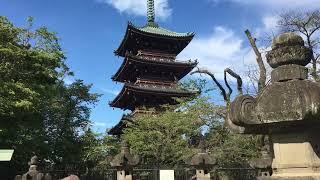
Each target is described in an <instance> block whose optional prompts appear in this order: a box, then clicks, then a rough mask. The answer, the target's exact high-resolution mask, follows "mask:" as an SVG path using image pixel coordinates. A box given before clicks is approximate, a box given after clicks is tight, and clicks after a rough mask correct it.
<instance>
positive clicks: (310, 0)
mask: <svg viewBox="0 0 320 180" xmlns="http://www.w3.org/2000/svg"><path fill="white" fill-rule="evenodd" d="M211 1H212V2H214V3H218V2H221V1H232V2H237V3H242V4H246V5H259V6H268V7H269V8H271V9H283V8H286V9H287V8H299V9H301V8H303V9H313V8H319V7H320V0H211Z"/></svg>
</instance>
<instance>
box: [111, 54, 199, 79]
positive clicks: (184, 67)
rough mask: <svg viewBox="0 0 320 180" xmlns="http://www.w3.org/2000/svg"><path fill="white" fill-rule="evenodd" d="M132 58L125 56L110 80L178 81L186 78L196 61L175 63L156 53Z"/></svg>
mask: <svg viewBox="0 0 320 180" xmlns="http://www.w3.org/2000/svg"><path fill="white" fill-rule="evenodd" d="M138 54H139V55H137V56H134V55H131V54H127V55H126V57H125V59H124V61H123V63H122V65H121V67H120V68H119V70H118V72H117V73H116V74H115V75H114V76H113V77H112V80H114V81H118V82H129V83H134V82H136V81H137V79H138V78H146V79H148V78H151V79H153V78H152V77H157V78H160V79H162V80H163V81H178V80H180V79H182V78H183V77H184V76H186V75H187V74H188V73H189V72H190V71H191V70H192V69H193V68H194V67H195V66H197V64H198V62H197V61H191V60H189V61H184V62H182V61H175V59H174V58H172V57H168V56H169V55H167V56H165V55H163V54H156V53H145V52H144V53H142V52H139V53H138Z"/></svg>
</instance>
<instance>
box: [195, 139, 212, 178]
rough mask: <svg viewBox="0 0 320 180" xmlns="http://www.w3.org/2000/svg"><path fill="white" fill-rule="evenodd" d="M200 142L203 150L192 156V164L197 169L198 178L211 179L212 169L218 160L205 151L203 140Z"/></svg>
mask: <svg viewBox="0 0 320 180" xmlns="http://www.w3.org/2000/svg"><path fill="white" fill-rule="evenodd" d="M200 143H201V144H200V146H202V147H201V152H200V153H198V154H196V155H195V156H193V157H192V159H191V162H190V165H191V166H192V167H194V168H195V169H196V179H197V180H210V170H211V169H212V168H213V167H214V165H215V164H216V161H215V159H213V158H212V157H210V156H209V154H208V153H207V152H206V151H205V149H204V146H203V141H201V142H200Z"/></svg>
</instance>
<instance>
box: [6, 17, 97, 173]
mask: <svg viewBox="0 0 320 180" xmlns="http://www.w3.org/2000/svg"><path fill="white" fill-rule="evenodd" d="M65 60H66V57H65V55H64V53H63V51H62V48H61V46H60V44H59V39H58V38H57V36H56V33H53V32H50V31H49V30H47V28H46V27H39V28H34V27H33V20H32V18H28V25H27V27H24V28H20V27H16V26H14V25H13V24H12V23H11V22H10V21H9V20H8V19H7V18H5V17H0V129H1V132H0V147H1V148H13V149H15V153H14V156H13V160H12V165H13V166H14V168H15V169H17V170H18V171H25V170H26V168H27V162H28V160H29V159H30V157H31V156H32V155H33V154H36V155H38V156H40V158H41V159H45V160H46V161H47V162H49V163H50V164H54V165H57V166H58V165H59V166H62V167H63V166H65V165H66V164H67V163H73V162H79V160H80V159H81V158H80V157H81V153H82V151H83V150H82V149H83V146H84V145H83V144H84V143H83V142H82V141H83V139H82V135H81V134H83V132H84V131H85V130H86V129H87V128H88V126H89V124H90V121H89V115H90V108H91V107H92V106H93V105H94V104H95V103H96V102H97V99H98V97H99V95H98V94H95V93H90V89H91V85H86V84H85V83H84V82H83V81H81V80H76V81H75V82H73V83H72V84H70V85H67V84H65V83H64V81H63V78H65V77H67V76H72V75H73V73H72V72H71V71H70V70H69V68H68V67H67V65H66V64H65Z"/></svg>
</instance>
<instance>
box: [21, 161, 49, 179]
mask: <svg viewBox="0 0 320 180" xmlns="http://www.w3.org/2000/svg"><path fill="white" fill-rule="evenodd" d="M28 164H29V166H30V167H29V171H28V172H27V173H25V174H23V175H22V176H21V175H17V176H16V177H15V180H51V179H52V177H51V175H49V174H46V175H44V174H43V173H41V172H40V171H39V170H38V165H39V161H38V157H37V156H33V157H32V158H31V160H30V162H29V163H28Z"/></svg>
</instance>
